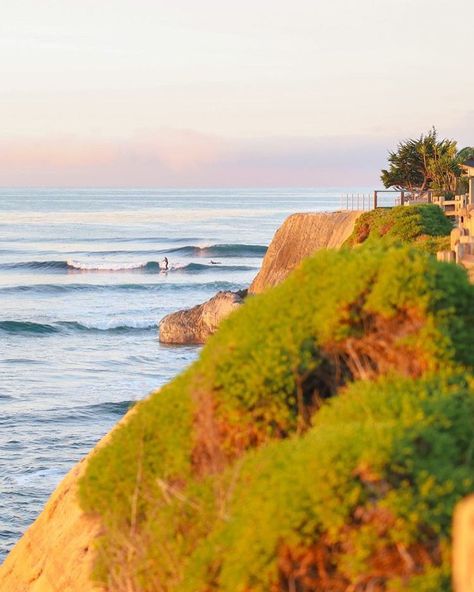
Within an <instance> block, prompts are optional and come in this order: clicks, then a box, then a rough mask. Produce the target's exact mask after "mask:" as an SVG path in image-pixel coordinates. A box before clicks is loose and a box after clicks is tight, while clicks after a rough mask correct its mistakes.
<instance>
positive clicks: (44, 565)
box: [0, 457, 102, 592]
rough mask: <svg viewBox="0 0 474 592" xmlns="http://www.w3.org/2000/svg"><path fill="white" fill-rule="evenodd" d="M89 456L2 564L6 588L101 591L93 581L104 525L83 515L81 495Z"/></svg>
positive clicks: (1, 585)
mask: <svg viewBox="0 0 474 592" xmlns="http://www.w3.org/2000/svg"><path fill="white" fill-rule="evenodd" d="M87 459H88V457H86V458H84V459H83V460H81V461H80V462H79V463H78V464H77V465H75V466H74V468H73V469H72V470H71V471H70V472H69V473H68V474H67V475H66V477H65V478H64V479H63V481H62V482H61V483H60V484H59V485H58V487H57V488H56V490H55V492H54V493H53V495H52V496H51V497H50V499H49V501H48V502H47V504H46V505H45V507H44V509H43V511H42V512H41V514H40V515H39V517H38V518H37V519H36V521H35V522H34V523H33V524H32V525H31V526H30V527H29V528H28V530H27V531H26V532H25V534H24V535H23V536H22V538H21V539H20V540H19V541H18V543H17V544H16V545H15V547H13V549H12V551H11V552H10V554H9V555H8V556H7V558H6V560H5V562H4V563H3V565H1V566H0V590H2V592H7V591H9V592H64V591H65V590H67V591H68V592H101V591H102V588H101V587H97V586H95V585H94V584H93V583H92V580H91V572H92V568H93V563H94V552H93V545H94V539H95V538H96V537H97V536H98V535H99V534H100V524H99V523H98V521H97V520H95V519H94V518H91V517H90V516H86V515H85V514H84V512H83V511H82V510H81V508H80V507H79V502H78V499H77V488H78V482H79V479H80V478H81V476H82V475H83V474H84V471H85V468H86V465H87Z"/></svg>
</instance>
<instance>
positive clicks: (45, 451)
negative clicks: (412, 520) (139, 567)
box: [0, 188, 364, 560]
mask: <svg viewBox="0 0 474 592" xmlns="http://www.w3.org/2000/svg"><path fill="white" fill-rule="evenodd" d="M346 191H347V190H345V189H344V190H340V189H339V190H338V189H321V188H319V189H278V190H276V189H267V190H264V189H245V190H240V189H235V190H229V189H225V190H215V189H212V190H155V189H67V190H66V189H54V190H52V189H21V190H20V189H1V190H0V304H1V305H0V560H1V559H2V558H3V557H4V556H5V555H6V553H7V552H8V551H9V549H10V548H11V547H12V546H13V545H14V544H15V542H16V541H17V540H18V538H19V537H20V536H21V535H22V533H23V532H24V531H25V529H26V528H27V527H28V526H29V525H30V524H31V523H32V522H33V521H34V519H35V518H36V517H37V515H38V514H39V513H40V512H41V510H42V507H43V505H44V503H45V502H46V500H47V499H48V497H49V495H50V494H51V493H52V491H53V490H54V488H55V487H56V485H57V484H58V482H59V481H60V479H61V478H62V477H63V476H64V475H65V474H66V473H67V471H68V470H69V469H70V468H71V467H72V466H73V465H74V463H75V462H77V461H78V460H79V459H80V458H81V457H82V456H84V455H85V454H86V453H87V452H88V451H89V450H90V449H91V448H92V447H93V446H94V444H95V443H96V442H97V441H98V440H99V439H100V438H101V437H102V436H103V435H104V434H105V433H106V432H107V431H108V430H109V429H110V428H111V427H112V426H113V425H114V424H115V423H116V422H117V421H118V420H119V419H120V417H121V416H122V415H123V414H124V413H125V412H126V410H127V409H128V408H129V407H130V405H131V404H133V402H135V401H137V400H139V399H141V398H143V397H144V396H146V395H147V393H149V392H150V391H152V390H154V389H156V388H158V387H159V386H160V385H162V384H164V383H165V382H167V381H168V380H170V379H171V378H172V377H173V376H175V375H176V374H177V373H178V372H179V371H181V370H182V369H183V368H184V367H185V366H187V365H188V364H190V363H191V362H192V361H193V360H194V359H195V358H196V356H197V355H198V353H199V348H198V347H194V346H193V347H188V346H169V345H168V346H165V345H161V344H160V343H159V342H158V338H157V324H158V322H159V320H160V319H161V318H162V317H163V316H164V315H166V314H168V313H170V312H173V311H175V310H178V309H181V308H187V307H190V306H193V305H195V304H198V303H200V302H203V301H204V300H206V299H208V298H210V297H211V296H213V295H214V294H215V293H216V292H217V291H219V290H238V289H242V288H245V287H247V286H248V285H249V284H250V282H251V280H252V279H253V277H254V276H255V275H256V273H257V271H258V269H259V267H260V264H261V260H262V257H263V255H264V254H265V250H266V247H267V246H268V244H269V242H270V240H271V238H272V236H273V234H274V232H275V230H276V229H277V228H278V226H279V225H280V224H281V223H282V221H283V220H284V219H285V218H286V217H287V216H288V215H289V214H292V213H294V212H302V211H331V210H335V209H338V207H339V204H340V195H341V194H342V193H345V192H346ZM355 191H364V190H363V189H357V188H356V189H355ZM164 257H167V258H168V260H169V265H170V269H169V270H168V271H167V272H164V271H161V270H160V261H161V260H162V259H163V258H164Z"/></svg>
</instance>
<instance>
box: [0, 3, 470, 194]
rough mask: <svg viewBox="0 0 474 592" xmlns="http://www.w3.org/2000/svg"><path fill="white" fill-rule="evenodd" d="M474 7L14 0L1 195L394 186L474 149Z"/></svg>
mask: <svg viewBox="0 0 474 592" xmlns="http://www.w3.org/2000/svg"><path fill="white" fill-rule="evenodd" d="M473 34H474V2H473V1H472V0H457V1H456V2H447V1H444V0H325V1H321V0H292V1H291V2H290V1H288V0H286V1H284V0H239V2H225V1H223V0H220V1H219V0H199V1H197V0H173V1H171V0H166V1H164V0H41V1H39V0H2V14H1V20H0V125H1V127H0V129H1V135H0V185H2V186H97V187H98V186H135V187H138V186H152V187H229V186H235V187H249V186H254V187H257V186H266V187H278V186H284V187H298V186H301V187H310V186H360V185H374V186H377V185H380V181H379V171H380V169H381V168H383V167H384V166H385V164H386V157H387V151H388V149H391V148H394V147H395V146H396V144H397V142H398V141H399V140H401V139H403V138H406V137H413V136H418V135H420V134H421V133H422V132H426V131H428V130H429V129H430V128H431V127H432V126H433V125H435V126H436V127H437V129H438V131H439V133H440V135H441V136H443V137H449V138H455V139H457V140H458V142H459V145H460V147H463V146H465V145H474V79H473V77H472V72H473V62H472V41H471V40H472V36H473Z"/></svg>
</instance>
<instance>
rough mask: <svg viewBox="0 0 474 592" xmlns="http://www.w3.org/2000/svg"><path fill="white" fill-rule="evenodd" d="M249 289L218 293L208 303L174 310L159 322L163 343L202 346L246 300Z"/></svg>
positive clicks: (160, 336) (160, 337)
mask: <svg viewBox="0 0 474 592" xmlns="http://www.w3.org/2000/svg"><path fill="white" fill-rule="evenodd" d="M246 294H247V291H246V290H242V291H240V292H218V293H217V294H216V295H215V296H213V297H212V298H211V299H210V300H208V301H207V302H204V303H203V304H198V305H196V306H193V308H188V309H185V310H179V311H177V312H173V313H171V314H169V315H167V316H166V317H164V318H163V319H162V320H161V321H160V324H159V331H160V335H159V339H160V342H161V343H169V344H181V345H192V344H196V345H200V344H202V343H204V342H205V341H206V340H207V339H208V337H210V336H211V335H212V334H213V333H215V332H216V330H217V327H218V326H219V325H220V323H221V322H222V321H223V320H224V319H225V318H226V317H228V316H229V315H230V314H231V313H232V312H233V311H234V310H235V309H237V308H239V306H240V305H241V304H242V302H243V301H244V298H245V296H246Z"/></svg>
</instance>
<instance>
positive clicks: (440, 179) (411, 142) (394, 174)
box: [381, 127, 469, 194]
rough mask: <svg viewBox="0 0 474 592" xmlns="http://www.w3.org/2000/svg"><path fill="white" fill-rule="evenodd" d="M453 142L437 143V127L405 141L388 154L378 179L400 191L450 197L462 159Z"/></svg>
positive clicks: (455, 187)
mask: <svg viewBox="0 0 474 592" xmlns="http://www.w3.org/2000/svg"><path fill="white" fill-rule="evenodd" d="M467 150H469V149H464V150H462V151H461V152H460V153H458V152H457V143H456V141H455V140H448V139H443V140H438V134H437V131H436V128H434V127H433V129H431V130H430V131H429V132H428V133H427V134H422V135H421V136H420V137H419V138H417V139H411V138H410V139H407V140H404V141H403V142H400V143H399V144H398V147H397V150H395V151H393V152H390V153H389V157H388V162H389V164H390V166H389V168H388V169H383V170H382V174H381V180H382V182H383V184H384V186H385V187H387V188H388V187H394V188H396V189H399V190H408V191H412V192H413V191H426V190H428V189H433V190H435V191H437V192H439V193H444V194H453V193H455V192H456V189H457V187H458V183H459V179H460V178H461V176H462V169H461V166H460V165H461V158H460V155H461V154H462V158H464V157H465V156H466V154H467Z"/></svg>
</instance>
